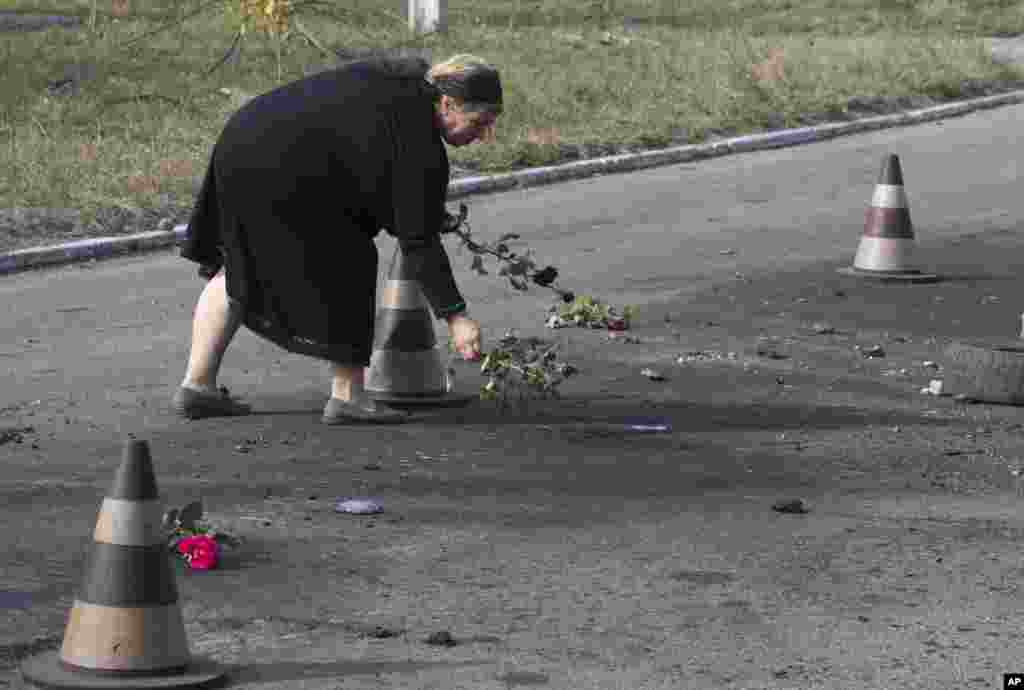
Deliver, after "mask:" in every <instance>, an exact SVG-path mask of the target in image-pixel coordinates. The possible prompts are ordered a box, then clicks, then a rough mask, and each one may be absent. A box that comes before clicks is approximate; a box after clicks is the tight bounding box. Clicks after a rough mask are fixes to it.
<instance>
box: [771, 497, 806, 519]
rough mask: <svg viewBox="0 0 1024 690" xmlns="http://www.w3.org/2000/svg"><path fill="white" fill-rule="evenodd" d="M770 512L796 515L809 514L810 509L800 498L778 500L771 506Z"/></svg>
mask: <svg viewBox="0 0 1024 690" xmlns="http://www.w3.org/2000/svg"><path fill="white" fill-rule="evenodd" d="M772 510H774V511H775V512H777V513H792V514H796V515H803V514H804V513H809V512H811V509H810V507H809V506H808V505H807V503H806V502H805V501H804V500H803V499H802V498H792V499H780V500H778V501H776V502H775V503H774V504H773V505H772Z"/></svg>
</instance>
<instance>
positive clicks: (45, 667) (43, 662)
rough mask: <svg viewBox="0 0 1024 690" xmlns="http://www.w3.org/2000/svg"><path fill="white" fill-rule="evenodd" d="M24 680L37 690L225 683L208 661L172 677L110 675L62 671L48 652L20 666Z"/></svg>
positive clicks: (198, 661) (119, 689)
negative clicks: (44, 689)
mask: <svg viewBox="0 0 1024 690" xmlns="http://www.w3.org/2000/svg"><path fill="white" fill-rule="evenodd" d="M21 674H22V676H23V677H24V678H25V680H27V681H29V682H30V683H33V684H35V685H38V686H39V687H41V688H66V689H68V690H71V689H75V688H85V689H87V690H130V689H132V688H138V689H139V690H149V689H150V688H217V687H221V686H222V685H223V684H224V682H225V681H226V680H227V679H226V677H225V675H224V671H223V669H221V668H220V667H219V666H218V665H217V664H216V663H214V662H213V661H210V660H208V659H193V660H192V662H191V663H189V665H188V666H187V667H185V668H184V669H183V670H181V671H175V672H174V673H173V674H165V675H157V674H153V673H140V672H137V671H136V672H131V671H118V672H116V673H111V674H110V675H107V674H103V673H100V672H97V671H89V670H78V669H73V668H71V667H65V665H64V664H63V663H62V662H61V660H60V652H56V651H53V652H48V653H46V654H40V655H38V656H34V657H32V658H31V659H28V660H26V661H25V662H24V663H23V664H22V666H21Z"/></svg>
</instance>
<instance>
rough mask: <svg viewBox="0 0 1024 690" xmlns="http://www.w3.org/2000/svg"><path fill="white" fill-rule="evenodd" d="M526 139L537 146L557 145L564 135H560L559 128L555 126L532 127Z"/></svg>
mask: <svg viewBox="0 0 1024 690" xmlns="http://www.w3.org/2000/svg"><path fill="white" fill-rule="evenodd" d="M526 140H527V141H528V142H530V143H531V144H536V145H537V146H557V145H558V143H559V142H560V141H561V140H562V137H561V136H560V135H559V132H558V130H557V129H555V128H553V127H552V128H550V129H535V128H532V127H531V128H530V130H529V132H527V134H526Z"/></svg>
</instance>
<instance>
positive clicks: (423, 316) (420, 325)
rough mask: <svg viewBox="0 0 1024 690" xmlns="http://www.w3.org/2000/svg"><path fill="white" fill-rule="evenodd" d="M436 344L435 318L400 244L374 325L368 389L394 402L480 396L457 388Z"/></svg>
mask: <svg viewBox="0 0 1024 690" xmlns="http://www.w3.org/2000/svg"><path fill="white" fill-rule="evenodd" d="M450 388H451V386H450V379H449V377H448V372H447V370H446V368H445V366H444V362H443V361H442V359H441V353H440V352H439V351H438V348H437V336H436V335H435V334H434V322H433V318H432V315H431V312H430V306H429V305H428V304H427V300H426V298H425V297H424V296H423V291H422V290H421V289H420V284H419V282H418V281H416V280H415V279H412V278H410V276H409V271H408V268H407V266H406V262H405V255H404V254H402V249H401V247H396V248H395V256H394V258H393V259H392V260H391V268H390V269H389V270H388V279H387V282H386V283H385V285H384V291H383V295H382V298H381V302H380V309H379V311H378V312H377V322H376V324H375V326H374V338H373V354H372V355H371V356H370V367H369V369H368V370H367V372H366V380H365V382H364V384H363V389H364V390H365V391H366V393H367V395H368V396H370V397H371V398H373V399H374V400H376V401H378V402H381V403H384V404H386V405H391V406H394V407H403V406H417V407H418V406H436V407H453V406H458V405H467V404H469V403H470V402H471V401H472V400H473V398H474V397H475V396H471V395H462V394H458V393H453V392H451V390H450Z"/></svg>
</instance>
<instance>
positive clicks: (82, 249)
mask: <svg viewBox="0 0 1024 690" xmlns="http://www.w3.org/2000/svg"><path fill="white" fill-rule="evenodd" d="M1018 103H1024V91H1011V92H1009V93H1004V94H998V95H996V96H986V97H984V98H974V99H969V100H965V101H958V102H955V103H945V104H943V105H939V106H934V107H931V108H923V109H920V110H910V111H906V112H902V113H895V114H892V115H881V116H878V117H869V118H864V119H862V120H854V121H852V122H830V123H826V124H823V125H816V126H814V127H800V128H797V129H785V130H777V131H774V132H764V133H760V134H752V135H747V136H741V137H733V138H731V139H723V140H721V141H716V142H712V143H708V144H695V145H688V146H678V147H674V148H669V149H662V150H657V151H644V152H641V153H631V154H625V155H619V156H609V157H607V158H597V159H592V160H583V161H577V162H574V163H568V164H565V165H556V166H550V167H546V168H532V169H529V170H520V171H516V172H512V173H506V174H501V175H490V176H483V177H468V178H463V179H459V180H456V181H454V182H452V183H451V184H450V185H449V187H448V199H449V201H451V200H454V199H460V198H465V197H467V196H472V195H476V194H492V193H494V192H503V191H508V190H511V189H518V188H526V187H536V186H541V185H548V184H554V183H556V182H564V181H568V180H579V179H585V178H587V177H591V176H593V175H607V174H611V173H622V172H630V171H633V170H642V169H644V168H654V167H659V166H665V165H676V164H679V163H687V162H690V161H695V160H701V159H705V158H717V157H719V156H727V155H729V154H733V153H746V152H750V151H763V150H766V149H774V148H782V147H786V146H798V145H800V144H808V143H812V142H816V141H825V140H826V139H832V138H834V137H840V136H846V135H849V134H858V133H860V132H869V131H872V130H877V129H886V128H889V127H904V126H907V125H917V124H921V123H925V122H932V121H935V120H942V119H945V118H949V117H957V116H960V115H967V114H969V113H973V112H977V111H979V110H987V109H990V108H998V107H1000V106H1005V105H1015V104H1018ZM186 232H187V226H186V225H177V226H175V227H174V229H173V230H171V231H169V232H146V233H142V234H139V235H128V236H122V237H97V238H93V239H88V240H79V241H77V242H69V243H67V244H61V245H56V246H51V247H37V248H32V249H22V250H19V251H16V252H11V253H9V254H0V275H8V274H12V273H18V272H21V271H27V270H31V269H34V268H40V267H43V266H53V265H59V264H67V263H75V262H80V261H89V260H95V259H105V258H109V257H112V256H117V255H121V254H130V253H141V252H145V251H153V250H158V249H166V248H169V247H173V246H175V245H176V244H179V243H180V242H181V241H183V240H184V239H185V236H186Z"/></svg>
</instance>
